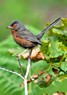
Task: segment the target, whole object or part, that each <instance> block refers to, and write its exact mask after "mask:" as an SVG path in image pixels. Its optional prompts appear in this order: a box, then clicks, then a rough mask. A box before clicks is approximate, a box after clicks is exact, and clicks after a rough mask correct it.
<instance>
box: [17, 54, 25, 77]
mask: <svg viewBox="0 0 67 95" xmlns="http://www.w3.org/2000/svg"><path fill="white" fill-rule="evenodd" d="M16 57H17V60H18V63H19V67H20V71H21V75H22V76H23V75H24V73H23V70H22V64H21V63H20V58H19V56H18V55H16Z"/></svg>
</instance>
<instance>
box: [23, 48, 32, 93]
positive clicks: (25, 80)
mask: <svg viewBox="0 0 67 95" xmlns="http://www.w3.org/2000/svg"><path fill="white" fill-rule="evenodd" d="M31 52H32V49H31V50H29V57H28V66H27V71H26V74H25V77H24V86H25V95H28V89H27V77H28V74H29V70H30V62H31V59H30V56H31Z"/></svg>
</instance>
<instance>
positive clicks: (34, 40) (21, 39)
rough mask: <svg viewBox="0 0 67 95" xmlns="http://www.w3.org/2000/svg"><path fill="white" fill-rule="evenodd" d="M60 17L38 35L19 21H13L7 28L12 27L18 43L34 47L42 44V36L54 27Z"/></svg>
mask: <svg viewBox="0 0 67 95" xmlns="http://www.w3.org/2000/svg"><path fill="white" fill-rule="evenodd" d="M60 19H61V18H60V17H59V18H57V19H56V20H55V21H54V22H52V23H51V24H50V25H49V26H47V27H46V28H45V29H44V30H43V31H41V32H40V33H39V34H37V35H34V34H33V33H32V32H30V31H29V30H28V29H26V27H25V26H24V25H23V24H21V23H20V22H19V21H13V22H12V23H11V24H10V25H9V26H7V28H10V29H11V33H12V36H13V39H14V41H15V42H16V43H17V44H18V45H20V46H21V47H23V48H28V49H32V48H34V47H35V46H37V45H41V38H42V37H43V35H44V33H45V32H46V31H47V30H49V29H50V28H52V27H53V26H54V25H55V24H56V23H57V22H58V21H59V20H60Z"/></svg>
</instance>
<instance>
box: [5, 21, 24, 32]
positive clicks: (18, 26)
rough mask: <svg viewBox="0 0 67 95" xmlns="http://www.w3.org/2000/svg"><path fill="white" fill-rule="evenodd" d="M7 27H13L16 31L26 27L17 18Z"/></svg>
mask: <svg viewBox="0 0 67 95" xmlns="http://www.w3.org/2000/svg"><path fill="white" fill-rule="evenodd" d="M7 28H10V29H13V30H16V31H18V30H19V31H20V30H23V29H25V26H24V25H22V24H21V23H20V22H19V21H17V20H15V21H13V22H12V23H11V24H10V25H9V26H7Z"/></svg>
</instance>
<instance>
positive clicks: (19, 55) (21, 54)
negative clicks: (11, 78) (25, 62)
mask: <svg viewBox="0 0 67 95" xmlns="http://www.w3.org/2000/svg"><path fill="white" fill-rule="evenodd" d="M27 50H28V49H25V50H24V51H23V52H22V53H20V54H18V57H19V59H20V58H21V56H23V54H24V53H25V52H26V51H27Z"/></svg>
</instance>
